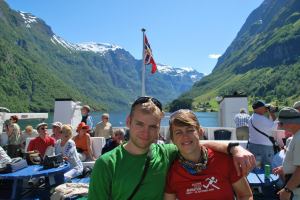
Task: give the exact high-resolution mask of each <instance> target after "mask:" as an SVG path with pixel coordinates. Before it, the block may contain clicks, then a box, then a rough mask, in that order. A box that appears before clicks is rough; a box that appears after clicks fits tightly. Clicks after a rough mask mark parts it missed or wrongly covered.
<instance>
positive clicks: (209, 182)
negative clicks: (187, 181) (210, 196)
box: [186, 176, 220, 194]
mask: <svg viewBox="0 0 300 200" xmlns="http://www.w3.org/2000/svg"><path fill="white" fill-rule="evenodd" d="M217 182H218V179H216V178H215V177H214V176H212V177H210V178H207V179H205V181H200V182H197V183H193V184H192V185H191V186H192V187H191V188H187V189H186V194H197V193H202V192H212V191H215V190H220V187H218V186H217Z"/></svg>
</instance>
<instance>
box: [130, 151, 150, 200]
mask: <svg viewBox="0 0 300 200" xmlns="http://www.w3.org/2000/svg"><path fill="white" fill-rule="evenodd" d="M151 157H152V155H151V149H150V150H149V152H148V154H147V159H146V162H145V166H144V171H143V174H142V176H141V179H140V181H139V183H138V184H137V185H136V186H135V188H134V190H133V191H132V193H131V195H130V196H129V197H128V199H127V200H131V199H132V198H133V197H134V195H135V194H136V192H137V191H138V190H139V188H140V186H141V184H142V182H143V180H144V179H145V176H146V174H147V171H148V168H149V165H150V160H151Z"/></svg>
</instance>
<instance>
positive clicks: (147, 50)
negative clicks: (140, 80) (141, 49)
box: [144, 35, 157, 74]
mask: <svg viewBox="0 0 300 200" xmlns="http://www.w3.org/2000/svg"><path fill="white" fill-rule="evenodd" d="M144 46H145V60H144V63H145V65H149V64H151V65H152V69H151V73H152V74H154V73H155V72H156V70H157V67H156V63H155V61H154V59H153V55H152V50H151V47H150V44H149V42H148V39H147V37H146V35H145V37H144Z"/></svg>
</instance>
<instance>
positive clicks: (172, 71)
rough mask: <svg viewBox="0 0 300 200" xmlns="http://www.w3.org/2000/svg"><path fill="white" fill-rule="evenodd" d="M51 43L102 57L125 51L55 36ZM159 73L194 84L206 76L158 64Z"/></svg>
mask: <svg viewBox="0 0 300 200" xmlns="http://www.w3.org/2000/svg"><path fill="white" fill-rule="evenodd" d="M51 42H53V43H54V44H59V45H61V46H63V47H64V48H66V49H69V50H75V51H89V52H93V53H97V54H100V55H105V53H107V52H114V51H116V50H124V51H126V50H125V49H124V48H122V47H120V46H118V45H114V44H108V43H96V42H86V43H80V44H72V43H70V42H67V41H65V40H64V39H63V38H61V37H59V36H57V35H53V37H52V38H51ZM157 71H158V73H161V74H168V75H170V76H179V77H185V76H188V77H190V79H191V81H192V82H193V83H194V82H196V81H199V80H200V79H201V78H202V77H203V76H204V74H203V73H199V72H198V71H196V70H195V69H193V68H191V67H182V68H174V67H172V66H170V65H164V64H157Z"/></svg>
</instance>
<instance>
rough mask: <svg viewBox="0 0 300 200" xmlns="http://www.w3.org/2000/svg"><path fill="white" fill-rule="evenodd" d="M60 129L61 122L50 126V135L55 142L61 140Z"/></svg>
mask: <svg viewBox="0 0 300 200" xmlns="http://www.w3.org/2000/svg"><path fill="white" fill-rule="evenodd" d="M61 127H62V123H61V122H54V123H53V124H52V135H51V137H53V138H54V139H55V140H59V139H60V138H61Z"/></svg>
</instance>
